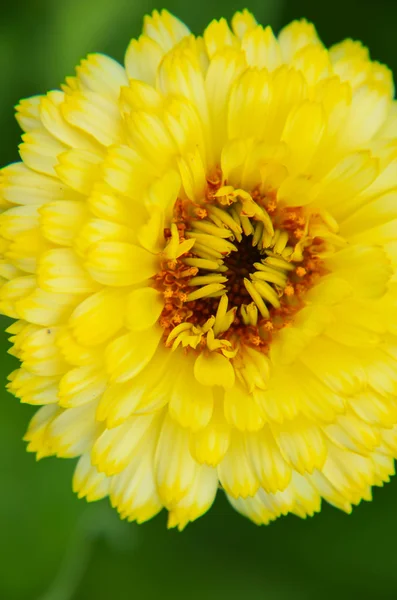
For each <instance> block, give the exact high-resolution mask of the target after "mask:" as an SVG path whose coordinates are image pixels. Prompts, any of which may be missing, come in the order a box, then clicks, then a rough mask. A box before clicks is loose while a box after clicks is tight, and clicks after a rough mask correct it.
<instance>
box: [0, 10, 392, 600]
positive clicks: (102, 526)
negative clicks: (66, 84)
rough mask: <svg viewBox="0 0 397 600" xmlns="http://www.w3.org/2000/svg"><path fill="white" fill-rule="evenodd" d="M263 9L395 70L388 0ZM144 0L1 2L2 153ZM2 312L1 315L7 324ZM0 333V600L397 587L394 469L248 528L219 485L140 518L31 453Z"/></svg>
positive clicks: (268, 17)
mask: <svg viewBox="0 0 397 600" xmlns="http://www.w3.org/2000/svg"><path fill="white" fill-rule="evenodd" d="M247 7H248V8H249V9H250V10H252V11H253V12H254V14H255V15H256V17H257V19H258V21H260V22H262V23H264V24H267V23H270V24H271V25H272V26H273V27H274V29H275V30H277V31H278V30H279V29H280V27H281V26H282V25H284V24H286V23H288V22H289V21H290V20H291V19H293V18H297V17H302V16H304V17H306V18H308V19H310V20H313V21H314V22H315V24H316V26H317V29H318V31H319V33H320V36H321V37H322V39H323V41H324V42H325V43H326V44H327V45H329V44H332V43H334V42H337V41H339V40H341V39H343V38H344V37H353V38H358V39H361V40H362V41H363V42H364V43H365V44H366V45H368V46H369V47H370V49H371V53H372V56H373V58H375V59H377V60H380V61H382V62H386V63H387V64H388V65H389V66H390V67H391V68H392V69H393V71H394V72H395V73H397V50H396V41H395V40H396V37H395V36H396V26H397V2H396V0H377V1H376V2H373V1H371V0H333V1H332V2H319V1H318V0H301V1H299V2H298V1H295V0H284V1H283V0H251V1H249V2H247ZM154 8H162V6H161V5H158V4H156V3H155V2H152V1H145V0H135V1H134V0H26V1H19V2H17V1H13V2H9V1H7V2H5V1H4V0H3V2H1V9H2V10H1V17H0V77H1V94H0V132H1V133H0V136H1V138H0V139H1V144H0V162H1V164H7V163H8V162H12V161H14V160H17V157H18V154H17V144H18V140H19V135H20V132H19V130H18V127H17V125H16V122H15V121H14V119H13V108H12V107H13V105H15V104H16V103H17V101H18V100H19V98H21V97H26V96H30V95H33V94H37V93H43V92H45V91H46V90H48V89H51V88H55V87H58V86H59V83H60V82H61V81H62V80H63V79H64V77H65V76H66V75H70V74H72V73H73V68H74V66H75V64H77V63H78V62H79V60H80V59H81V58H82V57H83V56H84V55H85V54H87V53H88V52H92V51H101V52H106V53H108V54H110V55H112V56H114V57H115V58H117V59H119V60H122V58H123V53H124V50H125V48H126V46H127V44H128V41H129V39H130V38H131V37H133V36H137V35H138V34H139V31H140V28H141V23H142V18H143V15H144V14H145V13H147V12H150V11H151V10H153V9H154ZM166 8H168V9H169V10H170V11H172V12H174V13H175V14H177V15H178V16H179V17H180V18H181V19H183V20H184V21H185V22H186V23H187V24H188V25H189V26H190V28H191V29H192V30H193V31H194V32H195V33H199V32H201V31H202V29H203V27H204V26H205V24H206V23H208V22H209V21H210V20H211V19H212V18H214V17H221V16H225V17H229V18H230V16H231V15H232V14H233V12H234V11H235V10H237V9H241V8H244V6H242V5H241V4H239V2H237V1H236V0H232V1H227V0H218V1H217V2H211V0H200V1H199V2H196V3H191V2H182V0H169V1H168V2H166ZM7 323H8V321H7V320H6V319H4V318H1V317H0V329H1V331H4V328H5V327H6V325H7ZM6 349H7V341H6V336H5V334H4V333H1V334H0V486H1V490H0V540H1V543H0V600H90V599H91V598H92V599H94V598H95V600H105V599H106V600H107V599H111V600H127V599H128V600H130V599H132V598H135V597H136V596H138V595H139V596H140V597H142V598H143V599H144V600H146V599H151V598H158V597H161V598H166V599H168V598H172V599H175V600H179V599H180V600H182V599H183V600H185V599H187V598H192V599H193V600H194V599H196V598H197V599H199V598H200V599H202V598H206V599H208V600H212V599H214V600H215V599H217V600H219V599H223V598H228V599H230V600H234V599H242V598H250V599H251V598H252V599H262V598H266V599H267V600H273V599H275V600H284V599H285V600H301V599H302V600H307V599H309V600H310V599H316V598H338V599H339V600H344V599H349V600H350V599H354V598H360V599H366V598H373V597H375V598H377V599H380V600H383V599H393V598H397V548H396V541H395V540H396V538H397V479H394V480H393V481H392V482H391V483H390V484H388V485H387V486H385V488H382V489H376V490H375V493H374V502H372V503H363V504H362V505H360V506H359V507H358V508H356V509H355V511H354V512H353V514H352V515H350V516H347V515H345V514H343V513H340V512H338V511H337V510H335V509H333V508H331V507H329V506H324V508H323V510H322V512H321V514H320V515H317V516H316V517H314V518H313V519H309V520H307V521H302V520H300V519H298V518H297V517H294V516H289V517H286V518H282V519H279V520H278V521H276V522H275V523H274V524H272V525H270V526H268V527H260V528H259V527H256V526H255V525H253V524H251V523H250V522H249V521H248V520H246V519H244V518H243V517H241V516H240V515H238V514H237V513H235V512H234V511H233V510H232V508H231V507H230V506H229V505H228V503H227V502H226V500H225V499H224V497H223V496H222V494H219V495H218V498H217V501H216V503H215V506H214V507H213V508H212V510H211V511H210V513H209V514H207V515H206V516H205V517H204V518H202V519H200V520H198V521H196V522H195V523H193V524H192V525H189V526H188V527H187V529H186V530H185V531H184V532H183V533H182V534H180V533H178V532H176V531H167V529H166V517H165V514H161V515H160V516H159V517H157V518H156V519H154V520H153V521H151V522H149V523H147V524H145V525H142V526H137V525H135V524H128V523H125V522H122V521H120V520H119V518H118V516H117V513H115V512H114V511H112V510H111V509H110V508H109V506H108V503H107V501H102V502H99V503H96V504H86V503H85V501H79V500H77V498H75V497H74V495H73V493H72V491H71V476H72V471H73V468H74V463H73V461H66V460H59V459H45V460H43V461H40V462H38V463H37V462H36V461H35V458H34V456H32V455H30V454H28V453H26V451H25V444H24V442H22V436H23V434H24V430H25V428H26V425H27V423H28V420H29V418H30V416H31V414H32V413H33V409H32V407H28V406H22V405H19V404H18V402H17V401H16V399H14V398H13V397H11V396H9V395H8V394H7V393H6V392H5V391H3V390H4V385H5V380H6V375H7V373H9V372H10V371H11V370H12V369H13V368H15V362H14V360H13V359H12V358H11V357H9V355H7V354H6Z"/></svg>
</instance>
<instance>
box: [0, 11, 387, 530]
mask: <svg viewBox="0 0 397 600" xmlns="http://www.w3.org/2000/svg"><path fill="white" fill-rule="evenodd" d="M393 94H394V89H393V82H392V77H391V74H390V72H389V71H388V69H387V68H386V67H384V66H383V65H380V64H378V63H376V62H372V61H371V60H370V58H369V54H368V51H367V50H366V49H365V48H364V47H363V46H362V45H361V44H360V43H358V42H353V41H351V40H347V41H345V42H342V43H341V44H337V45H336V46H334V47H332V48H331V49H330V50H327V49H326V48H324V46H323V45H322V43H321V42H320V40H319V38H318V37H317V34H316V31H315V29H314V27H313V26H312V25H311V24H310V23H307V22H306V21H299V22H298V21H296V22H293V23H291V24H290V25H288V26H287V27H285V28H284V29H283V30H282V31H281V33H280V34H279V36H278V37H275V36H274V34H273V32H272V30H271V29H270V28H269V27H266V28H262V27H261V26H260V25H258V24H257V23H256V21H255V19H254V18H253V17H252V15H250V14H249V13H248V12H246V11H243V12H242V13H236V15H235V16H234V17H233V19H232V24H231V28H229V26H228V24H227V23H226V21H225V20H223V19H221V20H220V21H213V22H212V23H211V24H210V25H209V26H208V27H207V29H206V30H205V32H204V35H203V37H194V36H193V35H191V34H190V32H189V30H188V29H187V27H185V25H183V24H182V23H181V22H180V21H179V20H177V19H176V18H174V17H172V16H171V15H170V14H169V13H167V12H165V11H163V12H162V13H161V14H159V13H157V12H154V13H153V15H152V16H151V17H146V18H145V22H144V31H143V35H142V36H141V37H140V38H139V39H138V40H133V41H132V42H131V43H130V45H129V47H128V50H127V53H126V58H125V67H122V66H121V65H119V64H118V63H116V62H115V61H113V60H112V59H110V58H108V57H106V56H103V55H100V54H93V55H90V56H88V58H87V59H86V60H83V61H82V63H81V64H80V66H79V67H78V68H77V69H76V76H75V77H70V78H67V80H66V83H65V85H64V86H62V91H52V92H49V93H48V94H47V95H45V96H35V97H33V98H29V99H27V100H22V101H21V103H20V104H19V106H18V107H17V111H18V112H17V118H18V121H19V123H20V125H21V127H22V128H23V129H24V131H25V134H24V135H23V138H22V139H23V143H22V144H21V147H20V154H21V158H22V162H20V163H16V164H12V165H9V166H8V167H5V168H4V169H3V170H2V171H1V183H0V207H1V210H2V214H1V216H0V253H1V262H0V284H1V286H2V287H1V289H0V310H1V311H2V312H3V313H4V314H5V315H8V316H10V317H12V318H14V319H16V321H15V323H14V324H13V325H11V327H9V329H8V331H9V333H10V334H11V336H12V337H11V341H12V344H13V346H12V350H11V352H12V354H14V355H15V356H16V357H18V358H19V359H20V361H21V368H19V369H18V370H16V371H15V372H14V373H12V374H11V376H10V382H9V389H10V390H11V391H12V392H13V393H15V394H16V395H17V396H19V397H20V398H21V400H22V402H27V403H30V404H34V405H41V408H40V409H39V410H38V411H37V413H36V415H35V417H34V418H33V419H32V422H31V424H30V426H29V429H28V432H27V434H26V440H27V441H28V443H29V445H28V449H29V450H30V451H33V452H36V453H37V456H38V457H39V458H40V457H44V456H49V455H57V456H60V457H80V458H79V461H78V464H77V468H76V471H75V476H74V489H75V490H76V492H77V493H78V494H79V496H85V497H87V499H88V500H96V499H99V498H102V497H104V496H107V495H109V496H110V500H111V502H112V504H113V505H114V506H115V507H116V508H117V510H118V511H119V512H120V514H121V516H122V517H125V518H128V519H130V520H137V521H138V522H140V521H144V520H146V519H149V518H150V517H152V516H154V515H155V514H156V513H158V512H159V511H160V510H161V509H162V508H163V507H165V508H166V509H167V510H168V511H169V525H170V526H178V527H179V528H183V527H184V526H185V525H186V524H187V523H188V522H189V521H191V520H194V519H196V518H197V517H199V516H200V515H201V514H203V513H204V512H205V511H206V510H207V509H208V508H209V507H210V506H211V504H212V502H213V500H214V498H215V495H216V492H217V489H218V487H219V486H221V487H222V488H223V489H224V490H225V492H226V494H227V496H228V498H229V499H230V502H231V503H232V505H233V506H234V507H235V508H236V509H237V510H239V511H240V512H241V513H243V514H244V515H246V516H248V517H250V518H251V519H252V520H254V521H255V522H257V523H267V522H268V521H270V520H272V519H274V518H276V517H278V516H279V515H281V514H286V513H288V512H292V513H295V514H297V515H299V516H302V517H304V516H306V515H311V514H313V513H314V512H316V511H318V510H319V509H320V504H321V500H322V499H325V500H326V501H328V502H330V503H331V504H333V505H335V506H337V507H339V508H341V509H343V510H345V511H350V510H351V507H352V505H354V504H357V503H358V502H360V500H361V499H370V497H371V488H372V486H374V485H382V483H383V482H384V481H386V480H388V478H389V476H390V475H391V474H392V473H393V471H394V460H393V459H394V456H396V453H397V401H396V392H397V350H396V348H397V327H396V323H397V320H396V316H397V292H396V265H397V233H396V232H397V226H396V223H397V110H396V103H395V101H394V100H393Z"/></svg>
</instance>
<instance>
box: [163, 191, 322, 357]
mask: <svg viewBox="0 0 397 600" xmlns="http://www.w3.org/2000/svg"><path fill="white" fill-rule="evenodd" d="M308 231H309V223H308V222H307V220H306V219H305V217H304V216H303V212H302V211H301V210H300V209H278V208H277V205H276V203H275V201H274V199H272V198H267V197H262V196H261V195H260V194H258V193H256V192H253V193H248V192H246V191H244V190H239V189H234V188H232V187H231V186H223V187H219V188H218V189H216V190H215V191H214V190H213V191H212V193H211V195H210V196H209V197H208V198H207V202H206V203H204V204H201V205H200V206H197V205H194V204H193V203H191V202H188V201H182V200H178V201H177V203H176V205H175V210H174V223H173V225H172V226H171V228H170V229H168V230H166V231H165V237H166V239H167V240H168V243H167V247H166V251H165V253H164V254H165V260H164V261H163V262H162V271H161V272H160V273H159V274H158V275H157V276H156V277H155V285H156V287H157V289H159V290H160V291H161V292H162V293H163V295H164V298H165V306H164V310H163V313H162V315H161V319H160V324H161V325H162V327H163V328H164V330H165V337H166V343H167V344H170V343H171V342H173V343H174V344H175V340H177V341H178V340H179V341H180V342H181V343H183V345H186V346H191V347H193V348H196V347H197V346H198V345H199V344H205V343H206V339H207V338H206V335H207V334H208V332H209V331H210V330H211V331H212V332H213V337H214V338H215V337H216V338H218V340H224V341H225V343H226V341H227V343H228V344H230V345H231V346H235V345H236V344H238V343H241V342H242V343H245V344H248V345H251V346H255V347H260V348H263V349H264V351H267V350H268V346H269V343H270V341H271V336H272V333H273V332H274V331H275V330H277V329H280V328H282V327H285V326H287V325H288V324H290V323H291V319H292V317H293V315H294V314H295V313H296V312H297V311H298V310H299V309H300V308H301V307H302V306H303V301H302V296H303V294H304V292H305V291H306V290H307V289H308V288H310V287H311V286H312V285H313V280H314V279H316V278H317V277H318V276H319V275H320V274H321V260H320V259H319V257H318V256H317V254H318V249H319V244H320V245H321V240H315V241H313V239H312V238H311V237H310V236H309V234H308ZM171 248H174V249H175V250H174V254H172V252H171ZM177 248H179V249H180V250H179V252H178V250H177ZM184 248H186V251H184V252H183V249H184ZM228 308H229V310H227V309H228ZM211 335H212V334H211ZM207 337H208V335H207ZM207 342H208V340H207Z"/></svg>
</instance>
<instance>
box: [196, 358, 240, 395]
mask: <svg viewBox="0 0 397 600" xmlns="http://www.w3.org/2000/svg"><path fill="white" fill-rule="evenodd" d="M194 375H195V377H196V379H197V381H198V382H199V383H201V384H202V385H209V386H212V385H221V386H223V387H224V388H231V387H233V385H234V379H235V375H234V369H233V367H232V364H231V362H230V361H229V360H228V359H227V358H225V357H224V356H223V355H222V354H218V353H217V352H210V353H208V354H206V353H204V352H202V353H201V354H199V356H198V357H197V359H196V362H195V363H194Z"/></svg>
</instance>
